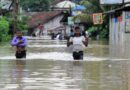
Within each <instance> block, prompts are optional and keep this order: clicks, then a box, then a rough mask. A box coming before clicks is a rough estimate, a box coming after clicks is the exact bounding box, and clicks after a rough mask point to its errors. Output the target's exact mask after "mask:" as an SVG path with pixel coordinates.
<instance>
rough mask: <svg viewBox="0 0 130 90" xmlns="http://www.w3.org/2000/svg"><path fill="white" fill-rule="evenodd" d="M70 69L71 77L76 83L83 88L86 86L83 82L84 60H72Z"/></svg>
mask: <svg viewBox="0 0 130 90" xmlns="http://www.w3.org/2000/svg"><path fill="white" fill-rule="evenodd" d="M71 69H72V71H71V72H72V73H71V75H72V76H71V77H72V78H73V79H74V80H75V82H76V85H78V87H79V88H82V90H84V88H85V87H86V86H85V85H86V84H85V83H84V75H85V74H84V73H85V72H84V69H85V68H84V62H83V61H79V60H76V61H73V62H72V67H71Z"/></svg>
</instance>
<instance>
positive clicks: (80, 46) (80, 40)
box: [67, 27, 88, 60]
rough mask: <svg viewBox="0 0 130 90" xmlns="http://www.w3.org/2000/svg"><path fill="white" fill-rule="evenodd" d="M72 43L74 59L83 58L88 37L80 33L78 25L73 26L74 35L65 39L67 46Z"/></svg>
mask: <svg viewBox="0 0 130 90" xmlns="http://www.w3.org/2000/svg"><path fill="white" fill-rule="evenodd" d="M70 45H73V58H74V60H83V55H84V53H83V50H84V47H85V46H86V47H87V45H88V38H85V37H84V36H82V34H81V30H80V28H79V27H75V30H74V37H70V39H69V40H68V41H67V46H68V47H69V46H70Z"/></svg>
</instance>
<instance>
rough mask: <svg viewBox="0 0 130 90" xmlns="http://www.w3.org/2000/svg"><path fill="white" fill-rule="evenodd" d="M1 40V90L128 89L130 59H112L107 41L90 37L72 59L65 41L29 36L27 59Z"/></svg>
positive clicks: (129, 88) (129, 86)
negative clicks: (81, 55)
mask: <svg viewBox="0 0 130 90" xmlns="http://www.w3.org/2000/svg"><path fill="white" fill-rule="evenodd" d="M14 50H15V48H14V47H11V46H10V45H9V44H6V43H2V44H0V90H130V61H129V60H128V59H119V58H117V59H115V58H114V59H112V57H110V51H109V50H110V49H109V45H108V42H107V41H91V42H90V43H89V45H88V47H87V48H85V51H84V52H85V56H84V60H83V61H74V60H73V58H72V55H71V47H70V48H67V47H66V41H55V40H54V41H52V40H37V41H36V40H30V41H29V45H28V48H27V59H23V60H16V59H15V57H14Z"/></svg>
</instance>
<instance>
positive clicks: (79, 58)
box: [73, 51, 83, 60]
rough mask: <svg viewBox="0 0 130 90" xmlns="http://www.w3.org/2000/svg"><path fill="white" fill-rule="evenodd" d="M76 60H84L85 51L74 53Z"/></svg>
mask: <svg viewBox="0 0 130 90" xmlns="http://www.w3.org/2000/svg"><path fill="white" fill-rule="evenodd" d="M73 58H74V60H83V51H79V52H73Z"/></svg>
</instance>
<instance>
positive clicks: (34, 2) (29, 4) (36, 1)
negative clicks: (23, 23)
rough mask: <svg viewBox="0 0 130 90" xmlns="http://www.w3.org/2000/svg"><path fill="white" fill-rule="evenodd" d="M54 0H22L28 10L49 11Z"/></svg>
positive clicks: (24, 7) (22, 4) (23, 5)
mask: <svg viewBox="0 0 130 90" xmlns="http://www.w3.org/2000/svg"><path fill="white" fill-rule="evenodd" d="M51 1H52V0H20V3H21V6H22V7H23V9H24V10H26V11H37V12H40V11H47V10H49V7H50V2H51Z"/></svg>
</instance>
